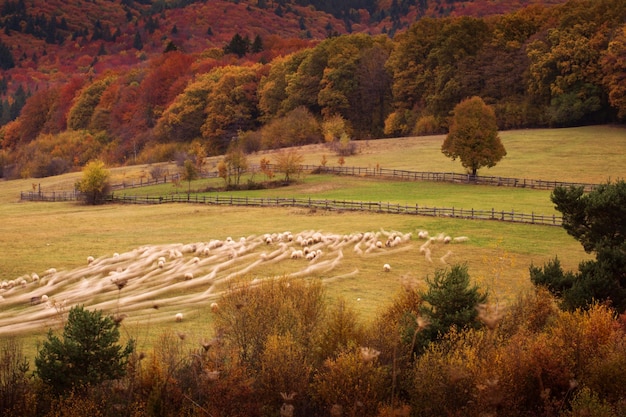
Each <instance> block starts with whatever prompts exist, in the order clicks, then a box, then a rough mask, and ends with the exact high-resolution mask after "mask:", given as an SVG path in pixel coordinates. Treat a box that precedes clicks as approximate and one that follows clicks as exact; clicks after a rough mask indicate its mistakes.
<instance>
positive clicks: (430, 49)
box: [0, 0, 626, 178]
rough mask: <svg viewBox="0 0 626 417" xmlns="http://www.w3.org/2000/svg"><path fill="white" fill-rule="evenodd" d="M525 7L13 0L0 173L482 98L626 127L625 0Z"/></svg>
mask: <svg viewBox="0 0 626 417" xmlns="http://www.w3.org/2000/svg"><path fill="white" fill-rule="evenodd" d="M522 3H524V2H517V3H513V2H504V1H502V2H489V4H488V3H486V2H483V3H481V2H480V1H475V2H472V3H471V4H469V3H468V4H465V3H461V2H447V3H446V4H447V6H446V7H445V8H442V7H435V6H434V5H435V4H439V3H436V2H426V3H423V2H422V3H419V4H424V5H425V6H427V7H424V8H423V9H419V10H418V9H417V8H416V7H415V5H413V6H412V7H413V8H411V7H409V6H410V5H406V4H405V3H398V2H392V6H391V7H390V8H389V10H387V9H381V5H382V4H383V3H377V4H376V5H375V6H376V7H374V5H368V4H366V3H359V4H361V5H362V8H361V9H359V10H357V9H352V12H350V13H348V14H346V13H344V12H342V11H341V10H344V11H345V9H341V10H338V9H333V8H328V9H327V11H320V10H318V9H317V8H316V7H314V6H313V5H311V4H310V3H307V2H303V1H298V2H297V4H288V3H286V2H280V3H279V2H270V3H269V5H268V3H266V2H265V3H264V2H261V3H258V2H257V4H254V5H252V4H250V3H246V2H241V1H239V2H227V1H214V2H176V3H175V4H174V3H167V2H166V3H163V2H160V3H150V4H145V3H144V2H141V3H140V2H128V1H124V2H110V1H109V2H100V1H93V2H86V3H81V4H84V8H83V7H80V8H75V9H71V5H72V4H74V5H76V4H75V3H70V5H68V6H67V8H65V6H63V5H61V4H56V6H54V5H52V2H46V3H41V5H45V6H46V8H45V9H44V8H42V7H35V5H37V4H39V3H38V2H37V1H34V2H32V3H29V8H26V6H25V3H24V2H23V1H20V0H14V1H9V2H5V3H4V6H3V7H2V8H1V9H0V10H1V14H2V16H3V18H2V19H1V20H0V25H2V27H3V30H2V31H1V32H0V37H1V39H0V40H2V43H0V58H1V60H0V63H1V64H2V67H4V68H5V69H4V70H3V72H2V74H1V76H0V94H3V96H2V97H1V99H0V100H1V101H0V168H1V170H0V177H4V178H17V177H23V178H28V177H43V176H49V175H57V174H59V173H63V172H68V171H72V170H78V169H80V168H81V167H82V166H84V165H85V163H86V162H88V161H89V160H92V159H96V158H98V159H101V160H103V161H105V162H106V163H107V164H109V165H125V164H128V163H141V162H143V163H151V162H158V161H169V160H180V161H184V160H185V159H194V158H196V157H197V156H202V155H204V156H215V155H223V154H225V153H226V152H227V151H229V148H233V147H234V146H235V145H236V146H237V147H238V148H239V149H241V151H243V152H245V153H254V152H257V151H259V150H266V149H276V148H283V147H289V146H300V145H306V144H311V143H321V142H324V141H327V140H331V141H332V140H335V139H336V140H337V142H338V141H339V138H341V137H342V135H343V133H345V135H346V137H347V139H348V140H351V139H356V140H360V139H373V138H382V137H403V136H411V135H431V134H443V133H445V132H446V131H447V128H448V124H449V118H450V115H451V112H452V111H453V109H454V107H455V106H456V105H457V104H458V103H460V102H461V101H462V100H464V99H466V98H469V97H473V96H478V97H481V98H482V99H483V100H484V101H485V103H487V104H488V105H489V106H491V107H492V108H493V109H494V112H495V115H496V119H497V124H498V128H499V129H501V130H510V129H520V128H537V127H571V126H581V125H597V124H610V123H623V121H624V120H625V117H626V100H624V98H623V97H624V95H625V94H624V89H623V86H622V84H623V83H622V82H621V80H623V79H624V74H625V69H624V66H623V62H624V60H623V57H624V56H625V55H626V27H625V25H624V21H626V20H625V19H626V3H624V2H622V1H620V0H602V1H592V0H569V1H567V2H565V3H563V4H561V5H553V6H549V7H548V6H546V5H545V4H543V5H537V4H532V5H528V6H527V7H523V8H519V9H517V10H515V11H511V12H508V13H506V14H495V15H487V13H486V11H487V10H492V11H500V10H504V9H506V8H507V7H508V8H515V7H514V6H518V7H521V6H523V5H524V4H522ZM333 4H334V3H333ZM338 4H344V3H341V2H340V3H338ZM345 4H349V3H345ZM353 4H354V5H357V4H356V3H353ZM402 4H405V5H406V6H407V7H405V8H404V9H403V8H402V7H400V6H401V5H402ZM480 4H483V6H485V7H483V8H480V7H479V5H480ZM494 4H497V5H498V7H491V8H488V7H486V6H487V5H494ZM31 5H32V7H31ZM399 5H400V6H399ZM53 7H56V8H53ZM320 7H322V6H320ZM109 9H111V10H113V11H111V12H109ZM64 10H70V13H71V14H72V16H71V18H70V15H67V16H66V12H64ZM120 10H124V11H125V13H121V12H120ZM400 10H404V12H403V14H400V13H399V11H400ZM392 11H395V12H394V13H391V12H392ZM357 12H358V13H357ZM396 12H397V13H396ZM462 12H464V13H472V14H473V16H466V15H461V14H462ZM46 13H47V14H46ZM80 13H82V15H83V16H86V17H84V18H83V19H82V20H81V19H76V17H75V15H76V14H80ZM429 14H432V15H433V16H438V15H443V16H442V17H436V18H435V17H428V15H429ZM15 16H17V17H15ZM46 16H51V17H46ZM90 16H99V17H98V18H97V19H96V20H95V21H93V22H90V21H89V19H90ZM418 17H419V18H418ZM415 19H417V20H415ZM85 25H86V26H85ZM404 27H406V30H405V29H403V28H404ZM400 29H402V30H400ZM348 32H352V33H348ZM392 33H394V35H395V36H393V37H391V36H389V35H391V34H392ZM340 34H343V35H342V36H338V35H340ZM5 40H6V41H5ZM329 123H330V124H329ZM332 126H335V127H332ZM329 129H331V130H332V129H335V131H334V133H333V134H332V135H330V136H328V134H329V132H331V131H330V130H329ZM337 129H339V130H341V132H339V130H337ZM335 133H336V134H335ZM333 138H335V139H333ZM181 158H182V159H181Z"/></svg>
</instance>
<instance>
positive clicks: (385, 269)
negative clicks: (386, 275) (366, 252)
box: [383, 264, 391, 272]
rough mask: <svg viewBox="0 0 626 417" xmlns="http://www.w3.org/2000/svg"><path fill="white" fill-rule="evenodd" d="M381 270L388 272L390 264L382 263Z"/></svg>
mask: <svg viewBox="0 0 626 417" xmlns="http://www.w3.org/2000/svg"><path fill="white" fill-rule="evenodd" d="M383 271H385V272H389V271H391V265H389V264H384V265H383Z"/></svg>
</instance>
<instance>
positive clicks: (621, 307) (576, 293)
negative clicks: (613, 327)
mask: <svg viewBox="0 0 626 417" xmlns="http://www.w3.org/2000/svg"><path fill="white" fill-rule="evenodd" d="M551 198H552V202H553V203H554V204H555V205H556V209H557V210H558V211H560V212H561V213H562V214H563V228H564V229H565V230H566V231H567V233H568V234H570V235H571V236H573V237H574V238H576V240H578V241H579V242H580V243H581V244H582V246H583V248H584V249H585V251H586V252H587V253H595V255H596V260H588V261H584V262H581V263H580V265H579V266H578V272H577V273H572V272H564V271H563V269H562V268H561V265H560V263H559V262H558V259H556V258H555V259H554V260H553V261H551V262H548V263H547V264H544V266H543V268H539V267H535V266H531V267H530V277H531V281H532V282H533V284H535V285H541V286H545V287H546V288H547V289H548V290H549V291H550V292H552V293H553V294H555V295H556V296H558V297H561V301H562V307H563V308H565V309H568V310H574V309H576V308H585V307H588V306H589V305H590V304H592V303H593V302H594V301H599V302H604V301H610V302H611V303H612V305H613V307H615V308H616V309H617V310H618V311H620V312H623V311H625V310H626V182H624V181H623V180H620V181H617V182H615V183H607V184H601V185H600V186H599V187H598V188H596V189H595V190H593V191H591V192H590V193H588V194H585V193H584V189H583V187H569V188H565V187H557V188H555V189H554V191H553V192H552V196H551Z"/></svg>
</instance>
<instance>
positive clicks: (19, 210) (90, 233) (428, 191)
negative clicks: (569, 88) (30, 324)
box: [0, 126, 626, 357]
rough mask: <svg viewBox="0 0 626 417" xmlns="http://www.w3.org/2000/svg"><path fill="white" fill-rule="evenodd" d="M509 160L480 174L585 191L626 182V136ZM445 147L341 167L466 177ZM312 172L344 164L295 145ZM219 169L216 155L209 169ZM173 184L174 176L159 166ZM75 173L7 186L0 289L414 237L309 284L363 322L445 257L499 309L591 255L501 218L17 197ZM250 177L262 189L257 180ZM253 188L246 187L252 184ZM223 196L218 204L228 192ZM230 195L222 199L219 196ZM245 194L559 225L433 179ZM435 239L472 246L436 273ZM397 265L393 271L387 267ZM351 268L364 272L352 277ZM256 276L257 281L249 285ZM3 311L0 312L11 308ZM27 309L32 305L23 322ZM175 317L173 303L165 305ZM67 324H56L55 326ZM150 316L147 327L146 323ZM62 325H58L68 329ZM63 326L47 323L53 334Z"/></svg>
mask: <svg viewBox="0 0 626 417" xmlns="http://www.w3.org/2000/svg"><path fill="white" fill-rule="evenodd" d="M500 135H501V137H502V140H503V142H504V144H505V147H506V148H507V151H508V155H507V157H505V159H504V160H503V161H502V162H500V163H499V164H498V165H497V166H496V167H494V168H492V169H483V170H480V171H479V174H480V175H500V176H507V177H518V178H532V179H546V180H558V181H576V182H591V183H597V182H603V181H606V180H608V179H609V178H611V179H617V178H625V177H626V129H623V128H619V127H610V126H600V127H585V128H575V129H555V130H524V131H513V132H501V133H500ZM442 140H443V136H433V137H419V138H400V139H384V140H369V141H360V142H359V153H358V154H357V155H354V156H351V157H348V158H346V165H347V166H350V165H354V166H366V167H376V166H377V165H378V166H380V167H383V168H397V169H407V170H415V171H440V172H442V171H445V172H463V169H462V167H461V166H460V163H459V162H458V161H456V162H453V161H450V160H449V159H447V158H445V157H444V156H443V155H442V154H441V152H440V151H439V147H440V145H441V141H442ZM299 152H301V153H302V155H303V156H304V157H305V161H304V163H308V164H318V163H319V161H320V160H321V158H322V155H326V158H327V160H328V165H337V164H336V161H335V159H336V157H334V156H333V155H331V154H330V153H329V151H328V149H327V148H326V147H324V146H321V145H315V146H308V147H302V148H299ZM272 156H273V152H266V153H261V154H255V155H251V156H250V157H249V161H250V162H251V163H256V162H258V160H260V158H263V157H265V158H268V159H270V161H271V159H272ZM218 159H219V158H210V159H209V160H208V163H207V167H209V168H211V167H213V166H215V163H216V161H217V160H218ZM163 167H164V168H165V169H167V170H168V173H169V174H171V173H173V172H174V171H175V170H176V169H177V168H176V167H175V165H174V164H163ZM151 169H152V166H150V165H143V166H134V167H120V168H113V169H112V170H111V171H112V180H113V182H121V181H130V180H139V179H142V178H149V173H150V170H151ZM79 178H80V173H72V174H66V175H63V176H59V177H53V178H42V179H25V180H15V181H3V182H0V216H1V218H2V222H0V247H1V248H2V252H1V253H0V280H5V279H6V280H9V279H15V278H17V277H20V276H23V275H25V274H31V273H33V272H37V273H41V272H42V271H44V270H46V269H48V268H51V267H54V268H56V269H58V270H71V269H74V268H77V267H80V266H82V265H84V263H85V262H86V258H87V256H94V257H101V256H111V255H112V254H113V253H114V252H118V253H124V252H128V251H131V250H133V249H135V248H137V247H140V246H144V245H159V244H171V243H192V242H199V241H208V240H210V239H224V238H226V237H227V236H231V237H233V238H238V237H241V236H244V237H245V236H258V235H262V234H264V233H275V232H282V231H286V230H289V231H291V232H293V233H298V232H301V231H306V230H315V231H322V232H326V233H346V234H348V233H356V232H367V231H374V232H376V231H381V230H385V231H391V230H397V231H400V232H402V233H412V234H413V238H412V239H411V241H410V242H408V243H407V244H406V245H404V246H403V247H402V248H400V249H397V250H392V251H389V252H388V253H385V254H384V255H380V256H372V257H366V258H364V257H358V256H356V255H355V254H353V253H345V258H344V260H343V261H342V263H341V265H340V267H339V268H338V269H337V270H336V271H333V273H332V276H314V277H313V278H320V279H324V280H326V281H325V282H327V290H328V294H329V296H330V297H331V298H337V297H344V298H345V299H347V300H348V301H349V302H350V303H351V304H352V305H353V306H355V307H356V308H357V309H358V311H360V312H361V313H362V315H363V317H364V318H365V319H368V318H371V317H373V316H374V315H375V314H376V312H377V311H379V309H380V308H382V307H383V306H384V305H385V303H387V302H388V301H389V299H390V298H391V296H392V295H393V294H394V293H395V292H396V291H398V290H399V289H400V288H401V286H402V285H418V286H423V285H424V284H423V283H424V281H423V280H424V278H425V277H427V276H431V275H432V274H433V273H434V271H435V270H436V269H437V268H443V267H445V265H444V264H443V263H441V262H440V261H439V258H440V257H441V256H443V255H444V254H445V253H447V251H448V250H450V251H452V254H451V255H450V257H449V261H450V262H453V263H463V262H464V263H467V264H468V266H469V272H470V275H471V276H472V277H473V278H474V279H475V280H476V281H477V282H478V283H479V284H480V285H481V287H483V288H485V289H487V290H489V292H490V295H491V301H492V302H499V303H503V304H506V303H508V302H510V301H512V300H513V299H514V298H515V297H516V296H517V295H518V294H519V293H520V292H521V291H524V290H526V289H528V288H530V282H529V280H528V267H529V265H530V264H536V265H542V264H543V263H544V262H546V261H547V260H549V259H551V258H553V257H554V256H558V257H559V259H560V260H561V262H562V264H563V265H564V267H565V268H566V269H576V267H577V265H578V263H579V262H580V261H581V260H583V259H586V258H588V257H589V255H587V254H585V253H584V251H583V250H582V248H581V246H580V244H578V242H576V241H575V240H574V239H573V238H571V237H570V236H568V235H567V234H566V233H565V232H564V231H563V230H562V229H561V228H559V227H549V226H534V225H524V224H511V223H504V222H498V221H470V220H457V219H447V218H432V217H422V216H409V215H384V214H373V213H351V212H350V213H349V212H344V213H337V212H325V211H323V210H317V211H314V212H312V211H309V210H306V209H293V208H264V209H261V208H243V207H213V206H207V205H188V204H167V205H159V206H134V205H107V206H98V207H88V206H81V205H78V204H75V203H27V202H20V201H19V192H20V191H30V190H33V189H39V187H41V190H42V191H61V190H71V189H72V188H73V185H74V183H75V182H76V180H77V179H79ZM254 180H256V181H263V180H264V178H262V174H259V173H257V174H255V178H254ZM244 181H247V179H244ZM187 185H188V184H187V183H185V182H183V183H182V184H181V186H180V187H178V188H175V187H173V186H172V184H167V185H161V186H157V187H146V188H138V189H132V190H126V191H118V192H117V193H126V194H128V195H130V194H143V195H145V194H149V195H157V194H168V193H172V192H178V193H186V191H187ZM221 185H223V180H221V179H213V180H198V181H194V182H192V183H191V188H192V190H194V191H203V190H204V189H206V188H207V187H217V186H221ZM221 194H222V193H220V195H221ZM224 194H226V193H224ZM237 195H247V196H250V197H298V198H303V197H311V198H317V199H324V198H328V199H337V200H355V201H381V202H390V203H398V204H410V205H414V204H419V205H422V206H430V207H455V208H464V209H465V208H474V209H483V210H484V209H491V208H494V209H495V210H505V211H509V210H515V211H516V212H524V213H531V212H534V213H536V214H553V213H555V211H554V208H553V206H552V204H551V202H550V199H549V196H550V192H548V191H539V190H529V189H513V188H505V187H487V186H473V185H460V184H458V185H457V184H443V183H431V182H408V181H407V182H390V181H384V180H380V179H371V178H358V177H348V176H328V175H324V176H322V175H319V176H318V175H307V176H304V177H302V178H301V179H300V180H299V181H298V182H297V183H296V184H295V185H292V186H289V187H282V188H275V189H270V190H255V191H241V192H237ZM420 230H428V231H429V232H430V233H431V235H434V234H438V233H445V234H448V235H450V236H453V237H455V236H467V237H468V238H469V241H468V242H466V243H463V244H458V245H450V246H449V247H442V246H438V247H437V248H436V249H434V250H433V262H432V263H430V262H427V261H426V260H425V259H424V257H423V256H422V255H421V254H420V252H419V247H420V245H421V244H422V241H419V240H418V239H417V232H418V231H420ZM383 263H389V264H390V265H392V271H391V272H390V273H383V272H382V268H381V266H382V264H383ZM355 271H358V272H356V273H355ZM284 272H285V271H284V269H283V267H281V265H280V263H277V264H275V265H273V266H271V267H268V268H267V270H266V271H264V273H266V274H267V276H280V274H281V273H284ZM242 278H243V279H249V278H251V277H242ZM1 303H2V301H0V309H2V304H1ZM28 308H29V306H27V305H25V306H24V310H25V311H27V309H28ZM163 308H164V309H167V306H164V307H163ZM185 313H186V317H189V319H186V320H185V321H184V322H183V323H178V324H176V325H175V326H176V327H174V325H173V323H170V322H159V321H157V320H154V321H150V320H148V325H146V321H145V320H144V321H137V320H135V321H133V320H132V318H129V319H128V320H126V321H125V322H124V326H125V331H126V332H127V334H128V335H129V336H132V337H137V338H139V339H140V340H139V341H140V346H144V345H145V346H150V344H151V343H152V341H154V340H155V338H157V337H159V335H160V334H161V333H162V332H164V331H167V330H169V329H173V328H175V329H177V330H180V331H185V332H189V333H190V334H191V335H192V336H193V337H190V338H189V339H188V340H197V339H199V338H201V337H205V336H207V337H208V336H209V335H210V322H211V318H210V312H209V310H208V306H198V305H195V306H190V307H189V308H188V310H187V311H185ZM60 317H61V316H60ZM145 317H150V312H146V313H145V315H144V318H145ZM59 323H60V321H59ZM52 324H54V323H51V325H52ZM45 331H46V329H41V331H39V332H35V334H28V335H22V336H20V337H24V342H25V348H26V349H27V355H28V356H31V357H32V355H33V354H34V351H35V346H36V340H41V338H42V337H43V335H44V334H45Z"/></svg>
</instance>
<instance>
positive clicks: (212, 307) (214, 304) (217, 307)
mask: <svg viewBox="0 0 626 417" xmlns="http://www.w3.org/2000/svg"><path fill="white" fill-rule="evenodd" d="M219 309H220V308H219V306H218V305H217V303H211V311H212V312H214V313H217V311H218V310H219Z"/></svg>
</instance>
